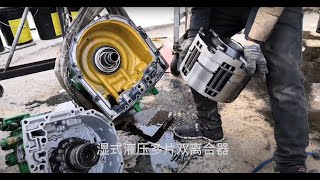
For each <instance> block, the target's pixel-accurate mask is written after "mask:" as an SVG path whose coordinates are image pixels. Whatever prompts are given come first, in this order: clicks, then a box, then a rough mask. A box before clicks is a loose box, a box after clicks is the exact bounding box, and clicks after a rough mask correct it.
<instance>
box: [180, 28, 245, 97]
mask: <svg viewBox="0 0 320 180" xmlns="http://www.w3.org/2000/svg"><path fill="white" fill-rule="evenodd" d="M246 66H247V62H246V61H245V59H244V57H243V48H242V46H241V45H240V44H238V43H237V42H235V41H232V40H230V39H221V38H219V37H218V36H217V35H216V34H215V33H214V32H213V31H210V32H209V31H206V30H204V29H201V30H200V32H199V34H198V35H197V36H196V37H195V39H194V41H193V43H192V44H191V46H190V48H189V51H188V53H187V55H186V57H185V58H184V59H183V61H182V62H181V65H180V67H179V70H180V74H181V76H182V77H183V79H184V80H186V81H187V83H188V84H189V85H190V86H191V87H192V88H193V89H195V90H196V91H197V92H198V93H200V94H202V95H203V96H205V97H207V98H209V99H211V100H214V101H217V102H224V103H229V102H232V101H234V100H235V99H236V98H237V96H238V95H239V94H240V92H241V91H242V89H243V88H244V87H245V86H246V84H247V83H248V82H249V81H250V79H251V76H250V75H249V74H248V73H247V72H246Z"/></svg>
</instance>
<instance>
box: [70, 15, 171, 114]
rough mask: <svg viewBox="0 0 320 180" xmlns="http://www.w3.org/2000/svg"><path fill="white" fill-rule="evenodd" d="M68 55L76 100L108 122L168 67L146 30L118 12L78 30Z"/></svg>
mask: <svg viewBox="0 0 320 180" xmlns="http://www.w3.org/2000/svg"><path fill="white" fill-rule="evenodd" d="M68 59H69V62H68V71H69V76H68V78H69V79H70V82H71V83H70V84H71V86H73V87H75V88H76V91H77V92H76V93H75V94H73V96H78V97H77V98H75V99H78V103H79V104H80V105H81V106H83V107H85V108H87V109H90V108H92V107H93V106H96V107H97V108H98V109H99V110H100V111H101V112H103V113H104V114H105V115H106V116H107V117H108V118H109V119H111V120H113V119H115V118H117V117H118V116H119V115H121V114H122V113H124V112H126V111H128V110H129V109H130V108H132V107H133V106H134V104H135V103H136V102H137V101H139V100H140V99H141V98H142V97H143V96H144V95H145V94H146V93H148V92H149V91H151V90H152V89H153V88H154V85H155V83H156V82H158V81H159V80H160V78H161V77H162V75H163V74H164V72H165V71H166V69H167V68H168V64H167V62H166V61H165V60H164V58H163V57H162V56H161V54H160V53H159V51H158V50H157V48H156V46H155V45H154V44H153V43H152V41H151V40H150V39H149V37H148V36H147V35H146V33H145V31H144V30H143V29H142V28H141V27H136V26H135V24H134V23H133V22H132V21H131V20H130V19H128V18H125V17H123V16H118V15H105V16H103V17H101V18H99V19H97V20H95V21H92V22H91V23H89V24H88V25H86V26H85V27H84V28H83V29H82V30H81V31H79V32H78V33H77V34H76V35H75V36H74V37H73V38H72V40H71V43H70V49H69V58H68ZM79 94H80V96H81V98H79ZM81 99H82V100H84V101H81ZM79 101H80V102H79ZM88 102H89V103H88ZM88 104H89V105H88Z"/></svg>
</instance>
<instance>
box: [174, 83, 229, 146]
mask: <svg viewBox="0 0 320 180" xmlns="http://www.w3.org/2000/svg"><path fill="white" fill-rule="evenodd" d="M190 89H191V92H192V95H193V99H194V102H195V105H196V109H197V117H198V120H197V122H196V123H192V124H189V125H183V126H178V127H175V128H174V129H173V133H174V135H175V136H177V137H179V138H181V139H205V140H208V141H210V142H213V143H219V142H222V141H223V139H224V135H223V130H222V126H221V125H222V122H221V116H220V114H219V112H218V103H217V102H215V101H212V100H210V99H208V98H206V97H204V96H202V95H201V94H199V93H198V92H197V91H195V90H194V89H192V88H191V87H190Z"/></svg>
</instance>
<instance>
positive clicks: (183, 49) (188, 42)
mask: <svg viewBox="0 0 320 180" xmlns="http://www.w3.org/2000/svg"><path fill="white" fill-rule="evenodd" d="M193 40H194V37H190V38H188V39H186V40H184V41H183V42H182V43H181V44H180V49H181V52H180V54H179V62H178V68H179V66H180V64H181V62H182V60H183V59H184V58H185V57H186V55H187V53H188V50H189V48H190V46H191V44H192V42H193Z"/></svg>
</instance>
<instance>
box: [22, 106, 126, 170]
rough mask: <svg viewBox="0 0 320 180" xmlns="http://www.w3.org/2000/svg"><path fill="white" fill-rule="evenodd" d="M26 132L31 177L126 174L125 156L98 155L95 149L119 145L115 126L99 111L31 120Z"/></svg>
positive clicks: (66, 112) (78, 110)
mask: <svg viewBox="0 0 320 180" xmlns="http://www.w3.org/2000/svg"><path fill="white" fill-rule="evenodd" d="M22 132H23V133H22V136H23V149H24V153H23V154H22V155H23V156H24V157H23V158H21V159H25V160H26V162H27V163H28V166H29V169H30V172H31V173H51V172H57V171H59V172H65V173H72V172H89V173H118V172H121V171H122V168H123V157H122V154H121V153H115V154H108V155H98V154H97V153H98V152H97V151H96V150H97V148H93V147H98V145H100V144H101V143H108V144H110V145H111V144H113V145H117V143H118V139H117V134H116V130H115V128H114V125H113V123H112V122H111V121H109V120H108V119H107V118H106V117H105V116H104V115H103V114H102V113H99V112H97V111H95V110H88V111H85V110H84V109H83V108H82V107H81V108H72V109H69V110H64V111H54V112H51V113H48V114H44V115H39V116H35V117H30V118H27V119H24V120H23V121H22ZM64 151H65V152H64ZM97 158H98V159H97ZM57 167H58V168H57Z"/></svg>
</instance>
